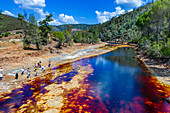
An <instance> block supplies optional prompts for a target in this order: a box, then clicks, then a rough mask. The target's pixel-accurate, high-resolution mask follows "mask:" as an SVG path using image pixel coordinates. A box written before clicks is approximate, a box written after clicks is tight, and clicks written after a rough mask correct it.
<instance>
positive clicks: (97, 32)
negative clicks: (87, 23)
mask: <svg viewBox="0 0 170 113" xmlns="http://www.w3.org/2000/svg"><path fill="white" fill-rule="evenodd" d="M150 8H151V4H148V5H145V6H143V7H140V8H138V9H136V10H134V11H131V12H126V13H125V14H123V15H120V16H118V17H113V18H112V19H111V20H110V21H107V22H105V23H103V24H98V25H93V26H92V27H90V28H89V30H84V31H81V32H77V33H74V37H75V38H74V41H75V42H82V43H96V42H98V41H99V39H100V40H101V41H118V40H120V41H127V40H130V39H132V38H135V37H137V36H138V34H139V32H138V27H137V26H136V20H137V19H138V18H139V17H140V16H141V15H143V14H144V13H145V12H148V11H149V9H150Z"/></svg>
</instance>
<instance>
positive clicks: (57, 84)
mask: <svg viewBox="0 0 170 113" xmlns="http://www.w3.org/2000/svg"><path fill="white" fill-rule="evenodd" d="M134 56H135V53H134V49H132V48H129V47H126V48H119V49H116V50H114V51H111V52H109V53H105V54H103V55H99V56H95V57H90V58H83V59H80V60H76V61H73V62H70V63H67V64H63V65H60V66H58V67H54V68H52V69H51V70H50V71H49V73H48V74H47V75H45V76H44V77H37V78H35V79H34V80H32V81H28V82H27V83H25V84H23V86H22V87H21V88H18V89H15V90H13V91H12V92H11V93H9V94H4V95H2V96H1V97H0V112H4V113H6V112H17V111H18V112H46V113H47V112H49V113H50V112H92V113H100V112H101V113H112V112H113V113H114V112H132V113H145V112H151V113H155V112H170V104H169V103H168V102H167V101H166V100H165V98H167V97H169V96H170V92H169V90H168V87H166V86H163V85H161V84H159V81H158V80H157V79H156V78H155V77H152V76H151V73H150V72H149V71H147V70H146V68H145V67H144V66H143V65H142V64H141V63H140V62H139V61H138V60H137V59H135V58H134Z"/></svg>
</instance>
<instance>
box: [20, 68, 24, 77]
mask: <svg viewBox="0 0 170 113" xmlns="http://www.w3.org/2000/svg"><path fill="white" fill-rule="evenodd" d="M21 71H22V73H21V75H24V67H22V69H21Z"/></svg>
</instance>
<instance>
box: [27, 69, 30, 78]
mask: <svg viewBox="0 0 170 113" xmlns="http://www.w3.org/2000/svg"><path fill="white" fill-rule="evenodd" d="M27 72H28V76H27V78H29V77H30V69H29V68H28V70H27Z"/></svg>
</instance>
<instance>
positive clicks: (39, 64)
mask: <svg viewBox="0 0 170 113" xmlns="http://www.w3.org/2000/svg"><path fill="white" fill-rule="evenodd" d="M39 68H41V60H40V61H39Z"/></svg>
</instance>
